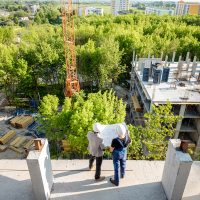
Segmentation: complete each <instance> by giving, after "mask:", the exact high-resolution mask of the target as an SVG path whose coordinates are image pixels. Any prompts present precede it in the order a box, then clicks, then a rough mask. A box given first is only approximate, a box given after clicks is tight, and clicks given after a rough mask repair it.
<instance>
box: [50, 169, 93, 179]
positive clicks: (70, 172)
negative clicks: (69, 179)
mask: <svg viewBox="0 0 200 200" xmlns="http://www.w3.org/2000/svg"><path fill="white" fill-rule="evenodd" d="M60 171H61V172H60ZM83 171H90V170H88V167H86V168H83V169H81V170H80V169H79V170H68V171H67V170H66V171H62V170H53V174H54V175H53V176H54V178H59V177H63V176H67V175H73V174H78V173H81V172H83ZM92 171H93V170H92ZM57 172H60V173H57ZM94 173H95V172H94Z"/></svg>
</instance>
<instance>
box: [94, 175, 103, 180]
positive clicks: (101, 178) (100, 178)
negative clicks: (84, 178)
mask: <svg viewBox="0 0 200 200" xmlns="http://www.w3.org/2000/svg"><path fill="white" fill-rule="evenodd" d="M104 179H105V176H101V177H99V178H95V181H103V180H104Z"/></svg>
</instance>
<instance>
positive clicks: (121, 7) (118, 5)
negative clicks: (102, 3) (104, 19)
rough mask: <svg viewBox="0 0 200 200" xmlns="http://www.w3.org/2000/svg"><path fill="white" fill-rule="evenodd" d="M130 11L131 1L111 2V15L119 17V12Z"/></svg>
mask: <svg viewBox="0 0 200 200" xmlns="http://www.w3.org/2000/svg"><path fill="white" fill-rule="evenodd" d="M128 10H129V0H112V1H111V13H112V14H113V15H118V14H119V12H122V11H128Z"/></svg>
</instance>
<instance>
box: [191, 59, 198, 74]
mask: <svg viewBox="0 0 200 200" xmlns="http://www.w3.org/2000/svg"><path fill="white" fill-rule="evenodd" d="M196 60H197V57H196V56H194V59H193V63H192V76H194V75H195V72H196V68H197V62H196Z"/></svg>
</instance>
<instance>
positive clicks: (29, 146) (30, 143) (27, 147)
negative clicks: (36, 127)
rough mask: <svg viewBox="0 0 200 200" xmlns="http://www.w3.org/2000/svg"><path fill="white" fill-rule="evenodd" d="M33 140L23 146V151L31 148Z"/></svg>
mask: <svg viewBox="0 0 200 200" xmlns="http://www.w3.org/2000/svg"><path fill="white" fill-rule="evenodd" d="M33 143H34V140H29V141H28V142H27V143H25V144H24V146H23V148H24V149H30V148H31V147H32V146H33Z"/></svg>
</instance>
